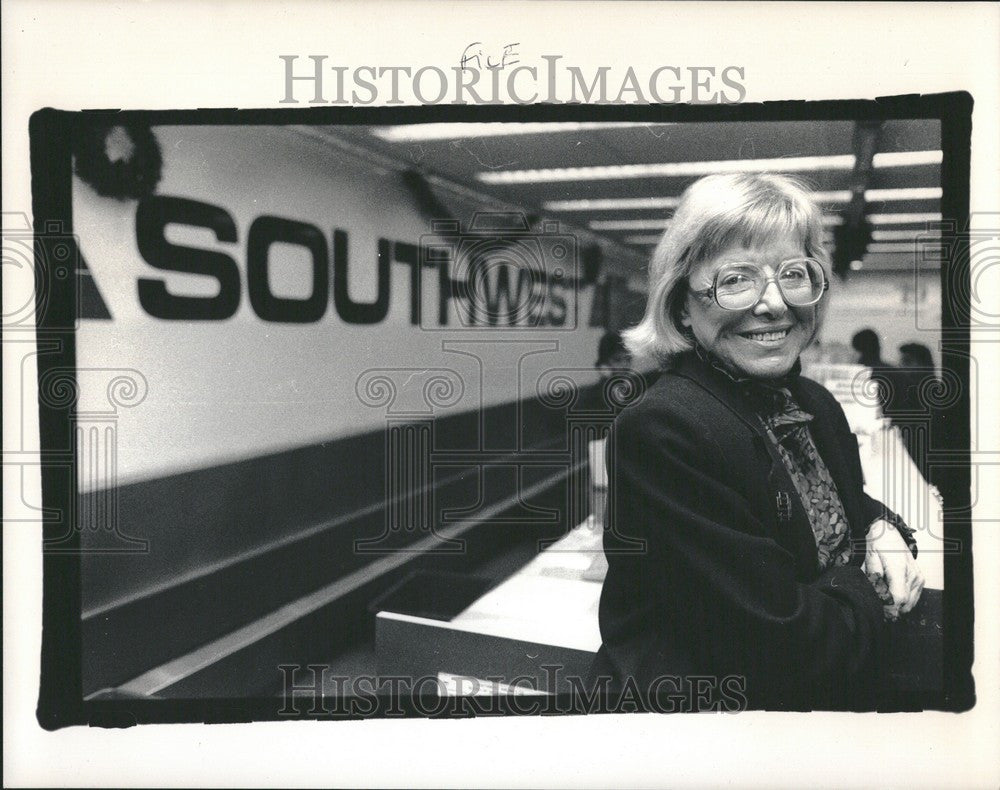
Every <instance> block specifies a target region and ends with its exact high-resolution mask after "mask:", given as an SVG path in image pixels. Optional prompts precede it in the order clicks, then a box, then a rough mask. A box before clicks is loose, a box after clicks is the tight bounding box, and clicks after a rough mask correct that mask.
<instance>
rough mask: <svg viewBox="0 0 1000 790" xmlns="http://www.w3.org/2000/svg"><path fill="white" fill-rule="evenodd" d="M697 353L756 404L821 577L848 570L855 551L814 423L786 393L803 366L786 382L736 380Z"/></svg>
mask: <svg viewBox="0 0 1000 790" xmlns="http://www.w3.org/2000/svg"><path fill="white" fill-rule="evenodd" d="M695 352H696V353H697V354H698V356H699V357H700V358H701V359H702V360H703V361H705V362H707V363H708V364H710V365H711V366H712V367H713V368H715V369H716V370H718V371H719V372H720V373H722V374H723V375H725V376H726V377H727V378H729V379H730V380H732V381H734V382H736V383H737V384H739V385H740V387H741V388H742V390H743V392H744V395H745V396H746V397H747V399H748V400H749V402H750V403H751V404H753V407H754V411H756V412H757V416H758V417H759V418H760V420H761V422H762V423H763V425H764V428H765V429H766V431H767V435H768V438H769V439H770V440H771V442H772V443H773V444H774V445H775V447H776V448H777V450H778V454H779V455H780V456H781V460H782V462H783V464H784V466H785V469H786V470H787V471H788V474H789V476H790V477H791V478H792V481H793V482H794V483H795V488H796V490H797V491H798V494H799V498H800V499H801V500H802V506H803V507H804V508H805V511H806V513H807V514H808V516H809V524H810V525H811V526H812V531H813V537H815V539H816V553H817V570H818V571H820V572H822V571H825V570H826V569H827V568H829V567H831V566H836V565H846V564H847V563H848V561H849V560H850V558H851V553H852V546H851V541H850V539H849V531H848V524H847V516H846V515H845V513H844V505H843V503H842V502H841V501H840V494H839V493H838V492H837V485H836V483H834V480H833V477H832V476H831V475H830V470H829V469H828V468H827V466H826V464H825V463H824V461H823V459H822V457H821V456H820V454H819V451H818V450H817V449H816V444H815V442H814V441H813V438H812V433H811V432H810V431H809V423H810V422H812V420H813V419H814V418H813V416H812V415H811V414H809V413H807V412H805V411H803V410H802V409H801V408H800V407H799V405H798V404H797V403H796V402H795V399H794V398H793V397H792V393H791V392H790V391H789V389H788V387H789V386H790V385H791V383H792V382H793V381H794V379H795V378H796V377H797V376H798V373H799V370H800V366H799V364H798V363H796V365H795V367H794V368H793V369H792V371H791V372H790V373H789V374H788V375H787V376H786V377H784V378H783V379H775V380H773V381H761V380H756V379H751V378H749V377H743V376H740V377H738V376H734V375H733V374H732V373H730V372H729V371H728V370H727V369H726V368H725V367H724V366H723V365H722V364H721V363H720V362H719V361H718V360H716V359H715V358H714V357H713V356H712V355H711V354H709V353H708V352H707V351H705V350H704V349H703V348H701V346H699V345H697V344H696V345H695Z"/></svg>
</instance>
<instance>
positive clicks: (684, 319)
mask: <svg viewBox="0 0 1000 790" xmlns="http://www.w3.org/2000/svg"><path fill="white" fill-rule="evenodd" d="M677 323H679V324H680V325H681V326H682V327H684V328H685V329H690V328H691V314H690V313H689V312H688V307H687V299H685V300H684V301H683V302H682V303H681V306H680V309H679V310H678V311H677Z"/></svg>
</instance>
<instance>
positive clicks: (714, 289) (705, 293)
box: [688, 256, 830, 313]
mask: <svg viewBox="0 0 1000 790" xmlns="http://www.w3.org/2000/svg"><path fill="white" fill-rule="evenodd" d="M798 261H812V262H813V263H815V264H817V265H818V266H819V270H820V273H821V274H822V275H823V287H822V288H821V289H820V292H819V295H818V296H817V297H816V298H815V299H814V300H813V301H811V302H807V303H806V304H794V305H793V304H792V303H791V302H789V301H788V299H787V298H786V297H785V292H784V290H783V289H782V287H781V283H780V282H779V281H778V275H779V274H780V273H781V269H782V267H784V265H785V264H786V263H794V262H798ZM734 263H735V262H734ZM747 265H749V266H754V267H756V268H757V270H758V271H760V273H761V274H764V270H763V269H762V268H761V267H760V266H758V265H757V264H756V263H750V262H749V261H748V262H747ZM725 268H726V267H725V266H722V267H720V268H719V271H717V272H716V273H715V277H714V279H713V281H712V284H711V285H710V286H709V287H708V288H702V289H701V290H698V291H696V290H694V289H693V288H691V287H690V286H689V287H688V293H690V294H693V295H695V296H702V297H707V298H709V299H712V300H713V301H714V302H715V303H716V304H717V305H719V308H720V309H722V310H727V311H729V312H731V313H738V312H740V311H741V310H752V309H753V308H755V307H756V306H757V305H759V304H760V300H761V299H763V298H764V293H765V292H766V291H767V286H768V285H770V284H771V283H774V284H775V285H777V286H778V293H780V294H781V298H782V300H783V301H784V303H785V304H786V305H788V306H789V307H812V306H813V305H814V304H819V303H820V301H821V300H822V299H823V295H824V294H825V293H826V292H827V290H829V288H830V279H829V278H828V277H827V276H826V271H825V270H824V269H823V264H821V263H820V262H819V261H818V260H816V259H815V258H808V257H804V256H803V257H801V258H788V259H787V260H784V261H782V262H781V263H779V264H778V267H777V268H776V269H775V270H774V274H773V275H771V276H770V277H767V276H765V277H764V285H763V286H762V287H761V289H760V293H759V294H757V298H756V299H755V300H754V301H753V304H750V305H747V306H746V307H726V306H725V305H723V304H721V303H720V302H719V296H718V286H719V275H720V274H721V273H722V271H723V269H725Z"/></svg>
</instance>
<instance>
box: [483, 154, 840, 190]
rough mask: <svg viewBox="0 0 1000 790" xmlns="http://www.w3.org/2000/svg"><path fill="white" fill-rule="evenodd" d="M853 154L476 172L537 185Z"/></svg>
mask: <svg viewBox="0 0 1000 790" xmlns="http://www.w3.org/2000/svg"><path fill="white" fill-rule="evenodd" d="M853 168H854V155H853V154H841V155H837V156H790V157H785V158H777V159H725V160H721V161H709V162H659V163H653V164H641V165H602V166H597V167H556V168H549V169H541V170H491V171H486V172H482V173H476V178H478V179H479V180H480V181H482V182H483V183H486V184H538V183H551V182H554V181H612V180H616V179H620V178H670V177H689V176H705V175H710V174H712V173H748V172H755V173H760V172H769V171H778V172H784V173H798V172H804V171H813V170H851V169H853Z"/></svg>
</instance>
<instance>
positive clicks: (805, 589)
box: [592, 174, 923, 710]
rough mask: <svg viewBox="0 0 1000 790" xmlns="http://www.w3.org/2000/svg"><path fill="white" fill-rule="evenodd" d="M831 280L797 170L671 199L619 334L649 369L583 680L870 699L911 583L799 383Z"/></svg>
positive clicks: (821, 702) (880, 516) (615, 450)
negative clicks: (594, 644) (645, 291)
mask: <svg viewBox="0 0 1000 790" xmlns="http://www.w3.org/2000/svg"><path fill="white" fill-rule="evenodd" d="M828 285H829V259H828V255H827V253H826V250H825V249H824V247H823V225H822V220H821V215H820V212H819V210H818V209H817V208H816V206H815V204H814V202H813V201H812V199H811V198H810V196H809V194H808V192H807V191H806V190H805V189H804V188H803V187H802V186H801V185H800V184H799V183H798V182H796V181H794V180H793V179H790V178H787V177H783V176H779V175H754V174H737V175H719V176H709V177H707V178H704V179H701V180H700V181H698V182H696V183H695V184H693V185H692V186H691V187H690V188H689V189H688V190H687V191H686V192H685V194H684V196H683V198H682V200H681V202H680V205H679V206H678V208H677V211H676V213H675V215H674V217H673V219H672V221H671V223H670V227H669V229H668V230H667V232H666V233H665V234H664V237H663V239H662V240H661V242H660V244H659V246H658V247H657V250H656V252H655V254H654V256H653V261H652V264H651V267H650V290H649V301H648V305H647V310H646V314H645V317H644V318H643V320H642V322H641V323H640V324H639V325H638V326H636V327H635V328H634V329H632V330H630V331H629V332H627V333H626V334H625V337H626V342H627V343H628V345H629V347H630V350H631V351H632V352H633V354H635V355H636V356H640V357H641V356H646V357H648V356H650V355H652V356H655V357H657V358H658V359H659V360H660V361H661V362H663V363H664V367H665V370H664V372H663V373H662V375H661V376H660V378H659V379H658V380H657V382H656V383H655V384H654V385H653V386H652V387H651V388H650V389H649V391H647V392H646V393H645V395H644V397H643V398H642V400H641V401H639V402H638V403H636V404H635V405H634V406H631V407H629V408H627V409H625V410H624V411H623V412H622V413H621V415H620V416H619V417H618V418H617V420H616V421H615V424H614V428H613V430H612V434H611V438H610V440H609V443H608V467H609V480H610V494H609V505H608V529H607V530H606V532H605V542H604V546H605V553H606V555H607V559H608V564H609V569H608V574H607V577H606V580H605V583H604V589H603V591H602V596H601V605H600V624H601V634H602V639H603V645H602V647H601V650H600V652H599V653H598V657H597V660H596V661H595V664H594V667H593V672H592V674H593V675H594V677H595V679H600V678H606V677H610V678H611V686H610V688H611V689H612V690H614V689H617V690H618V692H619V693H623V690H624V693H627V694H629V695H631V696H633V697H634V696H635V694H636V692H637V691H638V692H639V693H642V694H648V696H647V697H646V698H645V704H647V705H652V706H653V707H654V708H655V709H661V710H662V709H664V708H663V707H659V706H658V702H657V700H658V699H659V703H660V704H662V703H663V702H664V700H663V697H664V695H666V696H667V697H669V698H670V699H669V700H667V702H668V703H669V702H672V701H675V700H676V699H677V695H678V688H677V682H676V681H677V680H678V679H680V680H681V681H682V686H683V681H684V679H687V681H688V684H687V686H686V688H687V693H688V694H689V695H690V692H691V686H690V683H691V679H692V678H697V677H699V676H707V677H709V678H710V680H709V681H708V685H707V686H706V682H705V681H703V680H699V681H697V683H698V689H700V691H699V692H698V693H700V694H702V696H704V693H705V692H707V691H708V690H709V689H711V688H712V687H713V686H714V687H715V691H716V692H717V693H720V689H721V693H722V694H724V695H725V694H729V696H730V698H732V696H733V694H732V692H733V691H734V689H736V690H738V692H740V693H738V694H737V695H736V696H738V697H739V696H742V697H744V698H745V699H746V700H747V701H748V703H749V704H750V705H751V706H753V707H763V706H766V707H780V706H788V705H792V706H799V705H806V706H810V707H858V706H860V707H871V706H872V705H873V704H874V701H873V699H872V697H871V693H872V690H873V689H875V688H877V684H878V677H879V674H878V673H879V665H880V655H881V652H882V650H883V647H884V641H885V635H884V622H883V621H884V619H886V618H889V619H891V618H894V617H897V616H898V615H899V614H902V613H906V612H908V611H909V610H910V609H911V608H912V607H913V606H914V605H915V603H916V602H917V599H918V598H919V596H920V591H921V589H922V587H923V578H922V576H921V574H920V571H919V569H918V568H917V566H916V564H915V562H914V557H915V556H916V552H915V545H914V543H913V540H912V537H911V534H912V530H909V529H907V527H906V525H905V524H903V523H902V521H901V520H900V519H899V518H898V517H897V516H896V515H895V514H893V513H891V512H890V511H888V510H887V509H886V508H885V507H884V506H883V505H882V504H881V503H879V502H877V501H875V500H874V499H872V498H870V497H869V496H867V495H866V494H865V493H864V492H863V490H862V483H863V481H862V473H861V465H860V460H859V457H858V446H857V442H856V440H855V438H854V436H853V434H852V433H851V431H850V429H849V427H848V425H847V421H846V419H845V417H844V413H843V411H842V409H841V408H840V406H839V405H838V403H837V401H836V400H835V399H834V398H833V396H832V395H830V394H829V393H828V392H827V391H826V390H825V389H823V388H822V387H821V386H819V385H818V384H816V383H815V382H812V381H809V380H808V379H805V378H802V377H800V376H799V364H798V358H799V354H800V352H801V351H802V349H803V348H805V347H806V346H807V345H808V344H809V343H810V341H811V340H812V339H813V338H814V337H815V335H816V333H817V331H818V330H819V327H820V325H821V322H822V319H823V314H824V311H825V307H826V292H827V288H828ZM911 550H912V553H911ZM664 678H666V679H667V680H664ZM724 679H725V680H724ZM679 693H680V695H681V697H683V696H684V693H685V691H684V690H683V688H682V689H681V690H680V692H679ZM689 701H690V697H689ZM669 709H673V708H669Z"/></svg>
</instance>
